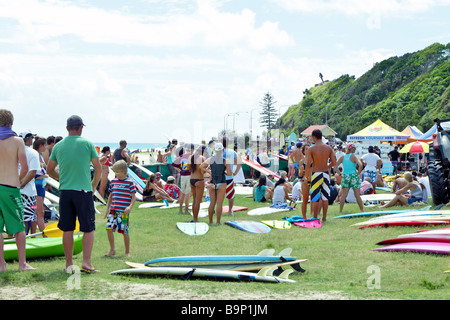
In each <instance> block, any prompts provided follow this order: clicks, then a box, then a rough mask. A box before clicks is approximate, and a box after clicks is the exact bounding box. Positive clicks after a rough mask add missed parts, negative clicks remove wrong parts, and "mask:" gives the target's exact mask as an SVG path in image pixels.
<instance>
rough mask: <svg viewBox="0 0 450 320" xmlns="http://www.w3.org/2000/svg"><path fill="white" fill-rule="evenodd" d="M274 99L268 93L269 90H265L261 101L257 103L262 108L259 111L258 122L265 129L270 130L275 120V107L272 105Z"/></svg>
mask: <svg viewBox="0 0 450 320" xmlns="http://www.w3.org/2000/svg"><path fill="white" fill-rule="evenodd" d="M275 103H276V101H274V98H273V96H272V95H271V94H270V92H267V93H266V94H265V95H264V97H263V99H262V101H260V102H259V105H260V106H261V108H262V111H261V113H260V114H261V120H260V123H261V124H262V126H263V127H264V128H267V131H270V129H271V128H272V126H273V125H274V124H275V122H276V118H277V114H276V109H275V107H274V105H275Z"/></svg>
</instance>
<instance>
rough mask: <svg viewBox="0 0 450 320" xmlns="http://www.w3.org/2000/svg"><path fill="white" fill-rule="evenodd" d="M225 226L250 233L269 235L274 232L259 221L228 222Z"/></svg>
mask: <svg viewBox="0 0 450 320" xmlns="http://www.w3.org/2000/svg"><path fill="white" fill-rule="evenodd" d="M225 224H227V225H229V226H232V227H235V228H238V229H240V230H242V231H246V232H250V233H269V232H272V229H271V228H270V227H269V226H268V225H266V224H263V223H261V222H258V221H247V220H241V221H226V222H225Z"/></svg>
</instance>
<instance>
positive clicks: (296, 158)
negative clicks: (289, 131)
mask: <svg viewBox="0 0 450 320" xmlns="http://www.w3.org/2000/svg"><path fill="white" fill-rule="evenodd" d="M296 146H297V148H296V149H294V150H291V152H290V153H292V161H293V163H294V168H295V174H294V175H295V176H298V175H299V174H300V164H301V163H303V161H302V160H303V153H302V143H301V142H297V145H296ZM292 178H293V180H295V178H294V177H292Z"/></svg>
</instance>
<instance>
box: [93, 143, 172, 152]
mask: <svg viewBox="0 0 450 320" xmlns="http://www.w3.org/2000/svg"><path fill="white" fill-rule="evenodd" d="M94 145H96V146H99V147H100V149H101V148H103V147H105V146H108V147H109V148H110V149H111V152H112V151H114V150H115V149H117V148H119V142H94ZM166 147H167V142H166V143H155V142H140V143H133V142H128V143H127V149H128V150H130V151H135V150H141V151H147V150H150V149H157V148H158V149H164V148H166Z"/></svg>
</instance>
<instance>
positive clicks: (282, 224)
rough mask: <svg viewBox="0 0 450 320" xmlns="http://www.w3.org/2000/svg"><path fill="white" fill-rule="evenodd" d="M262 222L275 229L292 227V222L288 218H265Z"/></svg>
mask: <svg viewBox="0 0 450 320" xmlns="http://www.w3.org/2000/svg"><path fill="white" fill-rule="evenodd" d="M261 222H262V223H264V224H266V225H268V226H269V227H271V228H273V229H290V228H291V227H292V225H291V223H290V222H289V221H286V220H263V221H261Z"/></svg>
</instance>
